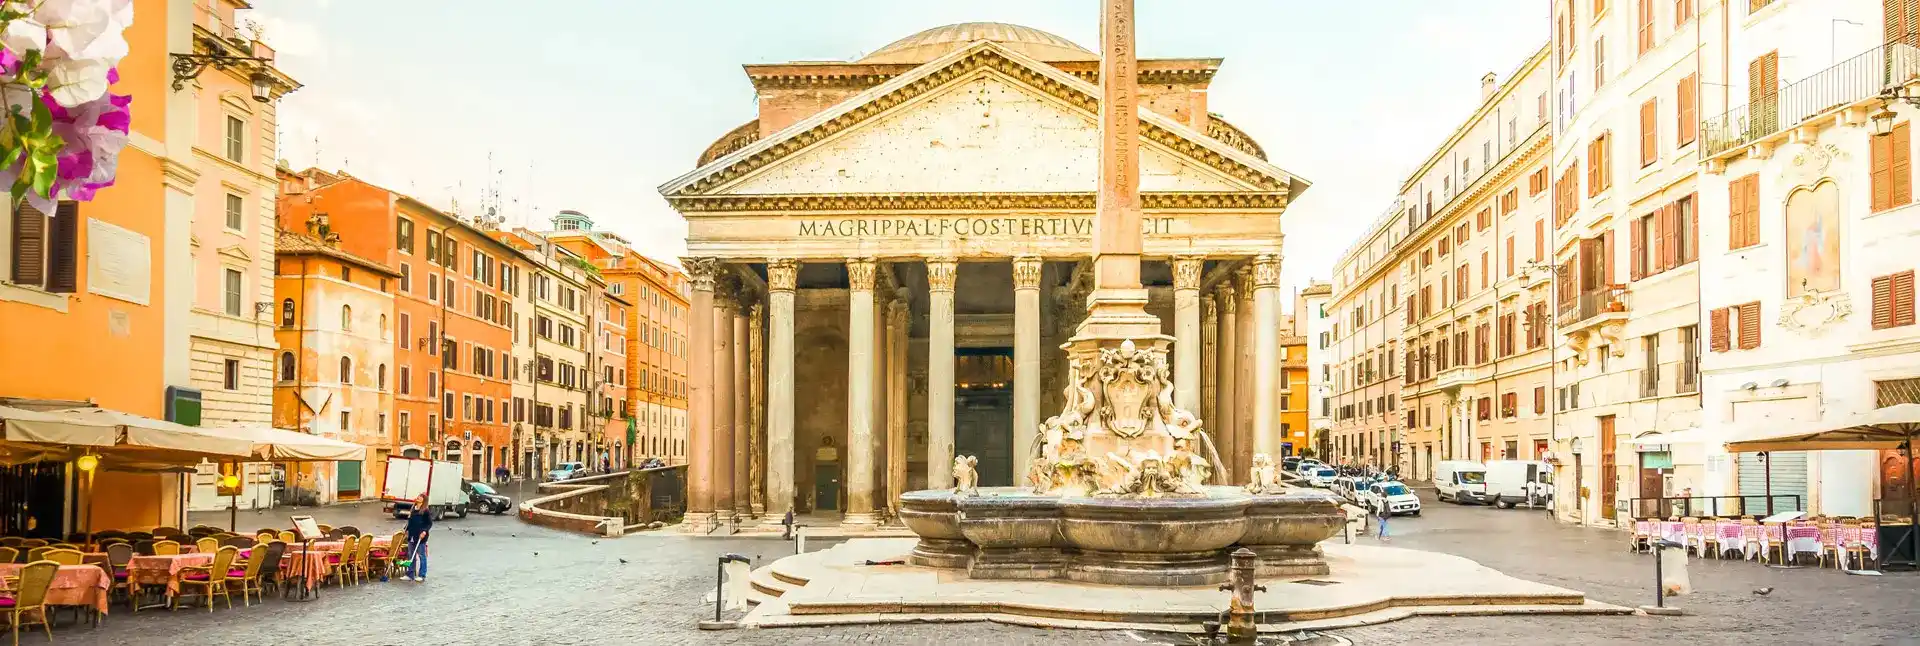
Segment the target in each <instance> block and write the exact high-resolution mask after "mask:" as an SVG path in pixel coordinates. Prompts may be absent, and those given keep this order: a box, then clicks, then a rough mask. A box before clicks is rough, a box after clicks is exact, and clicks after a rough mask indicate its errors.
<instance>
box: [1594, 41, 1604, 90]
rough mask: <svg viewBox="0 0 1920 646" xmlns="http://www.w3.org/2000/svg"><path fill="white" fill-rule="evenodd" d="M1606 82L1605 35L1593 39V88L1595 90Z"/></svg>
mask: <svg viewBox="0 0 1920 646" xmlns="http://www.w3.org/2000/svg"><path fill="white" fill-rule="evenodd" d="M1606 84H1607V37H1606V36H1601V37H1599V38H1595V39H1593V89H1594V91H1595V92H1598V91H1600V88H1602V87H1604V86H1606Z"/></svg>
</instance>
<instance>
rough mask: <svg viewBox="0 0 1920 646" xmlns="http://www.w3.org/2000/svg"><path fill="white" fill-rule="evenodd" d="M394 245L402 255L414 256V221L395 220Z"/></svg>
mask: <svg viewBox="0 0 1920 646" xmlns="http://www.w3.org/2000/svg"><path fill="white" fill-rule="evenodd" d="M393 245H394V248H395V249H398V250H399V251H400V253H404V254H408V255H412V254H413V220H409V219H406V218H399V219H397V220H394V223H393ZM403 266H404V265H403Z"/></svg>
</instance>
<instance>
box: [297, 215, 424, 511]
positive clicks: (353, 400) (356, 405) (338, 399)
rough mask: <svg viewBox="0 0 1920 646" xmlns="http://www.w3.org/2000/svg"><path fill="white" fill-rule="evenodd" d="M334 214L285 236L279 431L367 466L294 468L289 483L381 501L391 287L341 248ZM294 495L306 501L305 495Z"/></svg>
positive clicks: (369, 264) (387, 429)
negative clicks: (345, 445) (323, 444)
mask: <svg viewBox="0 0 1920 646" xmlns="http://www.w3.org/2000/svg"><path fill="white" fill-rule="evenodd" d="M328 219H329V216H327V215H326V214H315V215H313V216H311V218H310V219H309V221H308V224H307V227H306V232H305V233H296V232H293V231H289V230H286V229H282V230H280V232H279V235H278V238H279V241H278V243H277V245H276V248H275V262H276V265H277V273H278V275H277V276H276V278H275V279H274V294H275V296H276V298H277V304H276V305H275V313H274V318H275V322H276V323H277V329H276V330H275V332H274V340H275V341H277V342H278V344H279V348H280V350H279V354H278V356H277V357H276V358H275V359H274V389H273V425H274V427H275V428H285V429H296V430H300V431H304V432H308V433H313V434H316V435H321V436H325V437H331V438H335V439H340V440H346V441H348V442H354V443H357V444H362V445H365V446H366V447H367V459H366V460H365V461H363V462H320V463H310V464H309V463H297V464H294V465H291V467H290V468H291V469H292V471H291V473H289V480H290V482H289V484H290V485H292V486H293V487H294V488H295V489H296V490H297V491H299V492H312V493H313V494H314V495H315V497H316V498H317V500H316V501H317V502H327V501H329V500H352V499H355V498H371V497H377V496H378V495H379V491H380V483H381V477H382V475H383V474H385V473H386V461H387V456H389V455H391V454H392V453H393V448H394V445H395V442H394V440H395V439H396V438H395V437H394V433H393V431H392V426H391V424H390V420H389V418H388V415H389V411H391V410H392V409H393V370H394V366H393V363H394V360H393V357H394V346H395V343H394V340H393V334H394V332H393V320H394V312H393V307H394V299H393V289H394V283H395V282H396V280H397V279H398V278H399V274H398V273H397V272H395V271H394V270H393V269H392V268H390V267H387V266H386V265H384V264H381V263H380V262H377V261H374V260H370V259H367V258H364V257H361V256H357V255H354V254H351V253H347V252H345V251H341V250H340V249H339V248H337V247H336V246H335V242H336V241H337V240H338V239H339V238H337V237H336V236H335V235H334V234H333V233H332V232H331V231H330V230H329V225H328ZM295 496H296V497H298V498H302V499H304V495H303V494H302V493H296V494H295Z"/></svg>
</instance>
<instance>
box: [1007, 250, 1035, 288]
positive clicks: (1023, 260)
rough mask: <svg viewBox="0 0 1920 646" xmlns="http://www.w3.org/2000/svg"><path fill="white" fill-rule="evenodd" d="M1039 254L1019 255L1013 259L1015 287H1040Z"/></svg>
mask: <svg viewBox="0 0 1920 646" xmlns="http://www.w3.org/2000/svg"><path fill="white" fill-rule="evenodd" d="M1040 267H1041V261H1040V257H1039V256H1019V257H1016V258H1014V259H1013V288H1014V289H1016V290H1020V289H1040Z"/></svg>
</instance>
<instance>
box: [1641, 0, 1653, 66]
mask: <svg viewBox="0 0 1920 646" xmlns="http://www.w3.org/2000/svg"><path fill="white" fill-rule="evenodd" d="M1652 49H1653V0H1640V55H1642V56H1645V55H1646V54H1647V52H1648V51H1650V50H1652Z"/></svg>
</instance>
